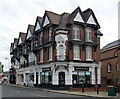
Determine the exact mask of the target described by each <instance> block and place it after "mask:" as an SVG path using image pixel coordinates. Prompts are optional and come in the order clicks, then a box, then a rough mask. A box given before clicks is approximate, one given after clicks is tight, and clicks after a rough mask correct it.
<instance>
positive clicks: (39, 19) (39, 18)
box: [37, 16, 43, 24]
mask: <svg viewBox="0 0 120 99" xmlns="http://www.w3.org/2000/svg"><path fill="white" fill-rule="evenodd" d="M37 19H38V21H39V22H40V24H42V21H43V18H42V17H40V16H37Z"/></svg>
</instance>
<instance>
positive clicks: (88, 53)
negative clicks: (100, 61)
mask: <svg viewBox="0 0 120 99" xmlns="http://www.w3.org/2000/svg"><path fill="white" fill-rule="evenodd" d="M86 60H92V47H91V46H87V47H86Z"/></svg>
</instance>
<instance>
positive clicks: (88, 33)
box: [85, 27, 92, 41]
mask: <svg viewBox="0 0 120 99" xmlns="http://www.w3.org/2000/svg"><path fill="white" fill-rule="evenodd" d="M85 31H86V41H92V28H90V27H87V28H85Z"/></svg>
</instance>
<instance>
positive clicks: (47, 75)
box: [41, 72, 52, 83]
mask: <svg viewBox="0 0 120 99" xmlns="http://www.w3.org/2000/svg"><path fill="white" fill-rule="evenodd" d="M41 83H52V75H51V72H42V73H41Z"/></svg>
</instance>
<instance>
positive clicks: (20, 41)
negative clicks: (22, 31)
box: [18, 37, 22, 45]
mask: <svg viewBox="0 0 120 99" xmlns="http://www.w3.org/2000/svg"><path fill="white" fill-rule="evenodd" d="M21 43H22V38H21V37H20V38H19V42H18V45H20V44H21Z"/></svg>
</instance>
